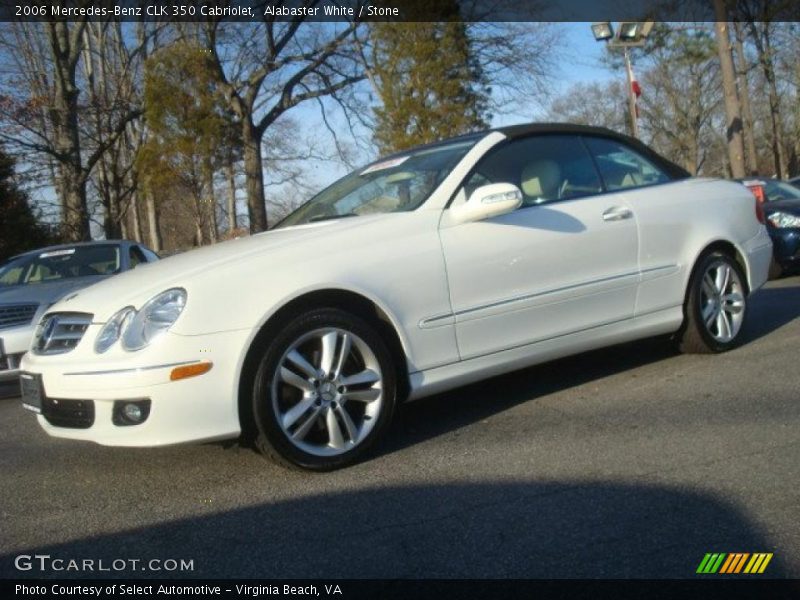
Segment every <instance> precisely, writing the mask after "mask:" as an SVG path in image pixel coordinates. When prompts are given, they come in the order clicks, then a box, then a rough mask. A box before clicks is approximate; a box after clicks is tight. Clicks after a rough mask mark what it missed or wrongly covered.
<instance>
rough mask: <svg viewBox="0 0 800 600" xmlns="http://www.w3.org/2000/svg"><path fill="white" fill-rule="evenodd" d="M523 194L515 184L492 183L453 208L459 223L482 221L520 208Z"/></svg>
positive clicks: (454, 217)
mask: <svg viewBox="0 0 800 600" xmlns="http://www.w3.org/2000/svg"><path fill="white" fill-rule="evenodd" d="M520 204H522V192H521V191H519V188H518V187H517V186H515V185H514V184H513V183H490V184H489V185H482V186H481V187H479V188H478V189H476V190H475V191H474V192H472V194H470V197H469V198H467V201H466V202H465V203H464V204H461V205H459V206H456V207H454V208H452V209H451V210H452V211H453V213H452V217H453V219H454V220H455V221H456V222H457V223H469V222H472V221H482V220H483V219H490V218H491V217H498V216H500V215H504V214H506V213H510V212H511V211H513V210H516V209H517V208H519V205H520Z"/></svg>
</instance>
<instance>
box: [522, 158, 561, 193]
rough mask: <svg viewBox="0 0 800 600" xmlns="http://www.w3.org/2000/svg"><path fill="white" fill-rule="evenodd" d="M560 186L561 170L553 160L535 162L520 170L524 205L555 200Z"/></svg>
mask: <svg viewBox="0 0 800 600" xmlns="http://www.w3.org/2000/svg"><path fill="white" fill-rule="evenodd" d="M560 185H561V169H560V168H559V166H558V163H556V162H555V161H553V160H537V161H535V162H532V163H531V164H529V165H528V166H526V167H525V168H524V169H522V174H521V176H520V189H521V190H522V193H523V194H524V195H525V200H524V202H523V203H524V204H541V203H542V202H547V201H548V200H556V199H557V198H558V188H559V186H560Z"/></svg>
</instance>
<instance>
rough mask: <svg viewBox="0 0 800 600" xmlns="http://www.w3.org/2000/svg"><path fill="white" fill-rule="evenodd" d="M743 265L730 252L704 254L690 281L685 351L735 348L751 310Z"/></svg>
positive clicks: (682, 337) (681, 343) (683, 333)
mask: <svg viewBox="0 0 800 600" xmlns="http://www.w3.org/2000/svg"><path fill="white" fill-rule="evenodd" d="M745 281H746V280H745V277H744V274H743V273H742V268H741V266H739V263H738V262H737V261H736V260H735V259H733V258H731V257H730V256H729V255H727V254H725V253H722V252H710V253H709V254H706V255H705V256H703V257H701V258H700V260H699V261H698V263H697V265H696V266H695V269H694V272H693V273H692V277H691V280H690V281H689V289H688V292H687V294H686V303H685V305H684V315H685V316H684V324H683V327H682V328H681V331H680V332H679V347H680V350H681V352H684V353H689V354H710V353H715V352H726V351H728V350H731V349H732V348H735V347H736V346H737V345H738V343H739V341H740V337H741V331H742V325H743V323H744V319H745V316H746V314H747V287H746V283H745Z"/></svg>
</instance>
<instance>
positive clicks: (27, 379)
mask: <svg viewBox="0 0 800 600" xmlns="http://www.w3.org/2000/svg"><path fill="white" fill-rule="evenodd" d="M19 382H20V388H21V392H22V407H23V408H26V409H28V410H30V411H32V412H35V413H36V414H38V415H40V414H42V400H43V398H44V387H43V386H42V376H41V375H35V374H33V373H20V376H19Z"/></svg>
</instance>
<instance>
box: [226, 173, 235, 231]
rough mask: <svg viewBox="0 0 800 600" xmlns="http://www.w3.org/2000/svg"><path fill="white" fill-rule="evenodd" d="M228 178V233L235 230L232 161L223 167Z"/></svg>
mask: <svg viewBox="0 0 800 600" xmlns="http://www.w3.org/2000/svg"><path fill="white" fill-rule="evenodd" d="M225 171H226V175H227V176H228V231H230V232H231V233H233V232H234V231H235V230H236V167H235V166H234V164H233V161H231V162H230V164H228V166H227V167H225Z"/></svg>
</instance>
